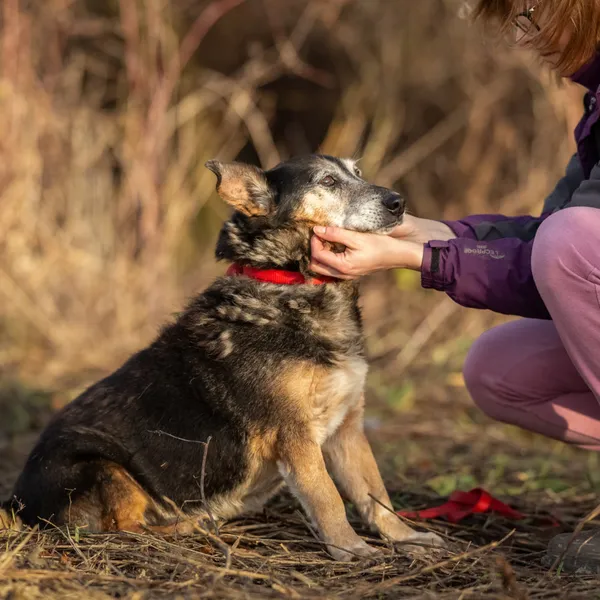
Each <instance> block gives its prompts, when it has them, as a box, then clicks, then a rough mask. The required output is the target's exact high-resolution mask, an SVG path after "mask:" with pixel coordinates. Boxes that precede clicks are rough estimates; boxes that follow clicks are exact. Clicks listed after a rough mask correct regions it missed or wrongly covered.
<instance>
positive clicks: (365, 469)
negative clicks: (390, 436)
mask: <svg viewBox="0 0 600 600" xmlns="http://www.w3.org/2000/svg"><path fill="white" fill-rule="evenodd" d="M323 452H324V455H325V460H326V461H327V465H328V466H329V468H330V470H331V472H332V475H333V477H334V479H335V480H336V482H337V483H338V485H339V486H340V488H341V489H342V491H343V493H344V494H345V495H346V496H347V497H348V499H349V500H350V501H351V502H352V503H353V504H354V506H355V507H356V509H357V510H358V512H359V513H360V515H361V517H362V519H363V521H365V523H367V524H368V525H369V526H370V527H371V528H372V529H373V530H375V531H377V532H379V533H380V534H381V535H382V536H383V537H385V538H387V539H389V540H390V541H394V542H408V541H411V542H415V544H419V545H422V546H421V547H423V546H430V547H431V546H438V547H439V546H443V545H444V543H443V540H442V539H441V538H440V537H439V536H437V535H435V534H433V533H419V532H416V531H415V530H414V529H412V528H410V527H409V526H408V525H406V524H405V523H403V522H402V521H401V520H400V519H399V518H398V517H397V516H396V515H395V514H393V512H392V510H391V507H392V503H391V501H390V497H389V495H388V493H387V490H386V489H385V484H384V483H383V479H382V478H381V474H380V472H379V468H378V467H377V463H376V462H375V457H374V456H373V451H372V450H371V446H370V444H369V441H368V440H367V438H366V436H365V434H364V432H363V406H362V403H361V405H360V406H358V407H356V408H355V409H353V410H352V411H351V412H350V413H348V415H347V416H346V418H345V420H344V421H343V422H342V424H341V425H340V427H339V428H338V430H337V431H336V432H335V434H334V435H333V436H332V437H331V438H329V439H328V440H327V441H326V442H325V444H324V445H323ZM386 507H387V508H386ZM410 550H412V551H414V550H417V547H416V546H413V545H411V546H410Z"/></svg>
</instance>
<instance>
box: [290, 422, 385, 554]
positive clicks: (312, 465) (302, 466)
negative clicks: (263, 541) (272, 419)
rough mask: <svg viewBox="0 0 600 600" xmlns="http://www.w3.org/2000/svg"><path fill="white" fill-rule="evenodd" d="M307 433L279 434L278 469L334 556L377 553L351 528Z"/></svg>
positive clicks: (337, 495)
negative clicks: (280, 435) (280, 436)
mask: <svg viewBox="0 0 600 600" xmlns="http://www.w3.org/2000/svg"><path fill="white" fill-rule="evenodd" d="M305 434H306V435H299V432H298V430H296V431H294V432H293V433H291V434H284V435H282V440H281V443H280V448H279V456H280V459H279V461H278V467H279V471H280V472H281V475H282V476H283V478H284V479H285V482H286V483H287V485H288V486H289V488H290V489H291V490H292V492H293V493H294V494H295V495H296V497H297V498H298V499H299V500H300V502H301V503H302V506H303V507H304V510H305V511H306V512H307V514H308V516H309V518H310V519H311V520H312V522H313V524H314V525H315V526H316V527H317V528H318V530H319V534H320V535H321V538H322V539H323V541H324V542H325V544H326V545H327V550H328V551H329V553H330V554H331V556H333V558H335V559H336V560H342V561H350V560H352V559H353V558H356V557H365V556H371V555H374V554H377V553H379V551H378V550H377V549H375V548H371V547H370V546H369V545H368V544H367V543H366V542H365V541H364V540H362V539H361V538H360V536H358V535H357V533H356V532H355V531H354V530H353V529H352V527H351V526H350V523H348V519H347V517H346V509H345V507H344V502H343V500H342V498H341V496H340V494H339V492H338V491H337V488H336V487H335V484H334V483H333V481H332V479H331V477H330V476H329V474H328V473H327V468H326V466H325V461H324V459H323V454H322V452H321V448H320V447H319V446H318V444H316V443H315V442H314V441H313V440H312V437H311V436H310V432H309V430H308V428H307V429H306V431H305Z"/></svg>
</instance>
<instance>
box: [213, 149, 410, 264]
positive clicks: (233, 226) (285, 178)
mask: <svg viewBox="0 0 600 600" xmlns="http://www.w3.org/2000/svg"><path fill="white" fill-rule="evenodd" d="M206 166H207V167H208V168H209V169H210V170H211V171H212V172H213V173H215V175H216V176H217V191H218V193H219V195H220V196H221V198H223V200H225V202H227V203H228V204H230V205H231V206H232V207H233V208H234V209H235V212H234V214H233V216H232V218H231V219H230V220H229V221H228V222H227V223H226V224H225V226H224V227H223V230H222V232H221V236H220V239H219V243H218V246H217V258H224V259H228V260H233V261H237V262H242V263H247V264H252V265H254V266H259V267H268V266H277V267H284V268H300V270H302V271H304V270H305V268H306V267H307V265H308V262H309V247H310V235H311V231H312V228H313V227H314V226H315V225H325V226H336V227H343V228H344V229H351V230H354V231H362V232H374V233H388V232H389V231H391V230H392V229H393V228H394V227H395V226H396V225H398V224H399V223H400V222H401V221H402V215H403V213H404V200H403V199H402V197H401V196H400V195H399V194H397V193H396V192H393V191H392V190H389V189H387V188H383V187H379V186H376V185H373V184H371V183H368V182H367V181H365V180H364V179H363V178H362V177H361V172H360V170H359V169H358V168H357V166H356V163H355V161H353V160H350V159H338V158H334V157H331V156H321V155H309V156H304V157H299V158H294V159H292V160H289V161H286V162H283V163H281V164H279V165H277V166H276V167H275V168H273V169H271V170H269V171H263V170H261V169H259V168H257V167H254V166H252V165H247V164H242V163H227V164H224V163H220V162H217V161H209V162H208V163H207V164H206Z"/></svg>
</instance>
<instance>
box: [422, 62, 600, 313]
mask: <svg viewBox="0 0 600 600" xmlns="http://www.w3.org/2000/svg"><path fill="white" fill-rule="evenodd" d="M572 79H573V81H575V82H577V83H579V84H581V85H583V86H585V87H586V88H587V89H588V90H589V91H588V93H587V94H586V96H585V102H584V106H585V112H584V115H583V117H582V119H581V121H580V122H579V124H578V125H577V127H576V129H575V140H576V142H577V153H576V154H575V155H574V156H573V157H572V158H571V160H570V162H569V164H568V165H567V169H566V173H565V176H564V177H563V178H562V179H561V180H560V181H559V182H558V184H557V186H556V188H555V189H554V191H553V192H552V193H551V194H550V195H549V196H548V197H547V198H546V201H545V202H544V208H543V211H542V214H541V216H539V217H532V216H520V217H506V216H503V215H474V216H470V217H467V218H465V219H462V220H460V221H446V222H445V223H446V224H447V225H448V226H449V227H450V228H451V229H452V230H453V231H454V233H455V234H456V236H457V237H456V238H455V239H452V240H449V241H447V242H441V241H433V240H432V241H430V242H429V243H428V244H425V254H424V258H423V266H422V268H421V283H422V285H423V287H425V288H434V289H436V290H441V291H444V292H446V293H447V294H448V295H449V296H450V297H451V298H452V299H453V300H454V301H456V302H457V303H458V304H462V305H463V306H468V307H471V308H487V309H490V310H493V311H495V312H498V313H503V314H509V315H518V316H522V317H531V318H537V319H550V315H549V313H548V310H547V309H546V307H545V305H544V302H543V301H542V299H541V297H540V295H539V293H538V291H537V288H536V286H535V282H534V281H533V275H532V273H531V251H532V247H533V240H534V238H535V234H536V231H537V229H538V227H539V226H540V224H541V223H542V221H543V220H544V219H545V218H546V217H548V216H549V215H551V214H552V213H554V212H556V211H557V210H562V209H564V208H568V207H570V206H592V207H595V208H600V164H598V163H599V161H600V125H598V126H597V127H595V124H596V122H597V121H598V119H599V118H600V54H599V55H598V56H597V57H596V58H595V59H594V60H593V61H592V62H591V63H589V64H588V65H586V66H585V67H583V68H582V69H580V70H579V71H578V72H577V73H576V74H575V75H573V77H572Z"/></svg>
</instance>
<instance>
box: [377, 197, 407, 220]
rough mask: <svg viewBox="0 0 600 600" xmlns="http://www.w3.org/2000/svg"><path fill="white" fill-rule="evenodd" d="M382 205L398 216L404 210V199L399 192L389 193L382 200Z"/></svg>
mask: <svg viewBox="0 0 600 600" xmlns="http://www.w3.org/2000/svg"><path fill="white" fill-rule="evenodd" d="M382 202H383V205H384V206H385V207H386V208H387V209H388V210H389V211H390V212H391V213H392V214H393V215H394V216H395V217H398V216H400V215H401V214H402V212H403V211H404V199H403V198H402V196H401V195H400V194H390V195H389V196H386V197H385V198H384V199H383V200H382Z"/></svg>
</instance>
